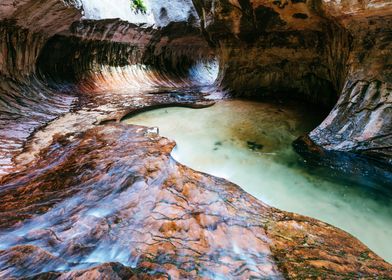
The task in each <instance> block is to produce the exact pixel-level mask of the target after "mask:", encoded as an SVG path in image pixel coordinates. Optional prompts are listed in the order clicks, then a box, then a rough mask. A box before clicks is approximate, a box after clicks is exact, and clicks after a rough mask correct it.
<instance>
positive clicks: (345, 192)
mask: <svg viewBox="0 0 392 280" xmlns="http://www.w3.org/2000/svg"><path fill="white" fill-rule="evenodd" d="M315 115H317V114H314V112H312V110H310V109H309V108H306V106H305V107H304V106H299V105H295V104H291V105H283V104H276V103H261V102H250V101H241V100H227V101H220V102H218V103H217V104H215V105H214V106H212V107H209V108H205V109H197V110H195V109H189V108H177V107H173V108H164V109H157V110H153V111H149V112H144V113H141V114H139V115H136V116H134V117H131V118H129V119H127V120H125V122H127V123H130V124H138V125H144V126H150V127H158V128H159V131H160V134H161V135H162V136H165V137H168V138H170V139H173V140H175V141H176V143H177V146H176V148H175V149H174V150H173V152H172V156H173V158H174V159H176V160H177V161H179V162H180V163H182V164H185V165H187V166H189V167H191V168H193V169H195V170H198V171H202V172H205V173H208V174H211V175H215V176H218V177H223V178H225V179H228V180H230V181H232V182H234V183H236V184H238V185H239V186H241V187H242V188H243V189H244V190H245V191H247V192H248V193H250V194H252V195H253V196H255V197H257V198H258V199H260V200H261V201H263V202H265V203H267V204H269V205H271V206H274V207H277V208H279V209H282V210H286V211H290V212H296V213H299V214H303V215H307V216H310V217H313V218H316V219H319V220H322V221H324V222H327V223H330V224H332V225H334V226H336V227H338V228H341V229H343V230H345V231H347V232H349V233H351V234H352V235H354V236H355V237H357V238H358V239H360V240H361V241H362V242H363V243H365V244H366V245H367V246H368V247H369V248H370V249H372V250H373V251H375V252H376V253H377V254H378V255H380V256H381V257H383V258H384V259H386V260H387V261H389V262H392V246H391V245H390V244H391V237H392V199H391V198H389V197H387V196H385V195H382V194H381V193H378V192H377V191H374V190H372V189H370V188H363V187H360V186H356V185H352V184H347V183H345V181H344V180H343V178H342V182H336V181H334V182H332V181H331V180H328V179H326V178H325V177H323V176H319V174H317V171H315V172H309V169H306V168H304V167H303V166H304V162H303V160H302V159H301V158H300V157H299V156H298V155H297V154H296V153H295V152H294V150H293V149H292V146H291V143H292V141H293V140H295V139H296V138H297V137H299V136H300V135H303V134H305V133H307V132H309V131H310V130H312V129H313V128H314V127H316V126H317V125H318V124H319V123H320V121H321V119H319V118H318V117H316V118H315V117H314V116H315Z"/></svg>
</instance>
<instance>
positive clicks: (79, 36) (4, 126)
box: [0, 0, 392, 279]
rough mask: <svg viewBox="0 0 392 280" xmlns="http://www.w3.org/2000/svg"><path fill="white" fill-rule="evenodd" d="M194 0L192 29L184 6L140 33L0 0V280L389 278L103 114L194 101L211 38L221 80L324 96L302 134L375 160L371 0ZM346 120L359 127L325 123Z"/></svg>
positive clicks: (343, 243) (383, 88)
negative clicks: (180, 18)
mask: <svg viewBox="0 0 392 280" xmlns="http://www.w3.org/2000/svg"><path fill="white" fill-rule="evenodd" d="M184 3H185V4H186V5H190V2H189V1H184ZM194 3H195V9H196V10H197V12H198V14H199V15H200V26H201V32H202V33H203V35H204V38H205V39H206V40H205V39H203V37H202V36H201V33H200V32H199V29H197V28H196V26H198V25H197V24H195V22H194V20H195V19H196V18H197V17H195V15H194V12H193V7H189V9H186V10H187V11H190V14H189V15H188V16H187V17H184V18H186V20H187V22H179V23H178V22H176V23H169V24H167V26H166V23H165V24H164V25H165V28H162V29H153V28H152V27H148V26H138V25H135V24H132V23H128V22H124V21H120V20H118V19H114V20H113V19H111V20H102V21H91V20H81V17H82V14H83V13H82V11H81V9H82V6H80V1H57V0H42V1H33V0H18V1H9V0H5V1H2V3H1V4H0V19H1V22H0V35H1V38H2V40H1V42H0V46H1V48H0V51H1V53H0V112H1V119H0V124H1V128H0V137H1V141H0V144H1V145H0V168H1V167H2V166H1V165H3V167H4V166H5V167H7V168H8V167H15V166H13V163H12V162H11V161H10V159H11V158H13V160H14V162H15V163H17V168H15V169H12V170H13V173H12V174H10V175H7V176H5V177H4V178H3V179H0V185H1V187H0V197H1V201H2V203H1V205H0V221H1V222H0V231H1V232H0V233H1V234H0V236H1V237H0V240H1V242H0V243H1V246H2V247H1V248H0V249H1V251H0V276H1V277H3V278H11V277H32V278H35V279H52V278H61V279H74V278H80V279H91V278H105V277H106V278H109V279H116V278H117V279H118V278H120V279H121V278H123V279H132V277H133V278H147V279H148V278H160V279H165V278H175V279H176V278H197V277H200V278H218V277H229V278H230V277H231V278H236V279H238V278H240V279H241V278H242V279H249V278H252V277H253V278H254V277H259V278H277V279H279V278H297V279H304V278H312V277H313V278H327V277H331V278H334V279H344V278H350V277H362V278H375V277H385V278H390V277H392V275H391V273H390V271H391V266H390V265H389V264H387V263H385V262H384V261H383V260H381V259H380V258H379V257H377V256H376V255H375V254H373V253H372V252H370V251H369V250H368V249H367V248H366V247H365V246H364V245H363V244H361V243H360V242H359V241H358V240H356V239H355V238H353V237H352V236H350V235H348V234H347V233H344V232H342V231H340V230H338V229H336V228H333V227H331V226H329V225H327V224H324V223H322V222H319V221H315V220H313V219H311V218H307V217H302V216H298V215H295V214H291V213H285V212H282V211H279V210H277V209H274V208H271V207H269V206H267V205H264V204H263V203H261V202H259V201H257V200H256V199H255V198H253V197H251V196H250V195H248V194H246V193H244V191H243V190H241V189H240V188H238V187H237V186H235V185H233V184H231V183H229V182H227V181H225V180H222V179H219V178H214V177H211V176H208V175H206V174H201V173H198V172H195V171H193V170H190V169H189V168H187V167H185V166H182V165H180V164H178V163H176V162H175V161H174V160H173V159H172V158H171V157H170V152H171V150H172V148H173V147H174V143H173V142H171V141H170V140H168V139H165V138H162V137H159V136H158V135H157V134H156V130H154V129H147V128H142V127H137V126H125V125H119V124H118V125H115V124H108V123H109V122H112V121H120V120H121V119H122V118H123V117H124V116H126V115H127V114H130V113H136V112H140V111H142V110H145V109H147V108H152V107H161V106H173V105H181V106H192V107H200V106H209V105H211V104H212V103H213V102H212V101H211V100H207V99H205V98H206V94H205V93H204V94H203V92H208V90H209V86H211V83H210V84H208V83H207V84H206V85H207V87H205V86H206V85H204V84H198V83H195V82H194V80H193V79H192V75H195V71H196V70H194V69H195V68H196V69H197V67H198V65H199V64H200V63H201V64H203V63H205V62H208V61H211V59H213V57H214V55H215V52H214V50H213V49H212V48H211V47H214V48H215V49H216V50H218V54H219V60H220V77H219V79H218V81H220V82H221V85H222V86H224V87H225V88H226V89H228V90H231V91H233V92H234V93H235V94H237V95H242V94H244V93H246V95H250V96H254V94H255V93H258V92H259V89H262V90H263V92H275V91H279V92H280V91H288V92H292V93H293V95H295V96H302V97H305V98H306V99H308V100H312V101H313V102H315V103H318V104H331V103H333V102H334V101H335V100H336V99H337V98H338V96H340V98H341V99H340V100H341V101H340V102H339V103H338V105H337V106H336V107H335V111H333V113H331V116H330V117H329V119H327V121H326V122H324V124H323V125H322V126H320V128H319V129H318V130H315V131H314V132H313V133H312V134H311V137H312V139H313V141H314V142H316V143H318V144H320V145H322V146H324V147H326V148H330V149H345V150H350V151H351V150H353V149H354V148H353V147H365V146H364V145H363V143H366V142H368V141H369V139H380V141H379V142H376V141H374V142H373V143H372V146H370V149H369V150H368V151H367V154H369V155H370V154H371V155H376V156H377V157H379V158H380V157H384V158H386V157H387V156H385V155H387V154H386V152H385V149H380V145H381V144H382V145H388V143H389V142H388V141H389V140H388V139H389V138H385V137H384V136H385V135H386V136H388V130H389V128H388V126H385V125H384V124H385V123H389V124H390V122H388V118H387V117H384V120H386V121H385V122H384V123H383V124H381V123H380V122H378V120H379V117H380V116H386V114H387V113H388V110H389V109H388V102H390V101H389V100H388V98H389V95H388V94H387V93H389V92H390V91H389V89H388V88H389V83H390V81H389V80H388V79H389V78H390V75H389V73H390V72H388V71H389V66H388V65H389V64H388V63H389V62H387V63H385V64H383V65H384V66H383V67H379V66H380V63H381V62H385V61H388V60H385V57H387V56H388V55H389V53H390V51H389V48H388V46H389V45H388V44H389V41H390V40H389V35H388V34H389V33H388V30H389V29H388V28H386V29H385V30H381V28H380V25H379V22H380V19H382V20H387V19H388V14H389V6H388V5H385V6H383V7H382V8H384V9H385V14H382V13H380V11H381V10H380V7H378V6H377V5H375V4H376V2H371V3H373V4H374V5H373V6H371V7H370V8H369V7H366V9H369V10H372V11H373V12H374V13H373V12H372V13H373V14H372V17H373V18H372V20H375V24H373V25H372V22H373V21H371V19H370V18H371V17H370V16H369V14H368V12H367V10H366V9H365V8H364V7H363V5H364V4H363V3H362V2H358V3H357V4H356V5H353V6H350V5H349V4H351V3H352V2H347V3H346V2H339V3H340V4H336V3H335V2H325V3H323V2H322V3H320V2H319V1H315V2H312V1H307V2H306V1H274V2H270V1H253V2H252V3H251V2H250V1H245V0H243V1H239V2H238V3H237V2H236V1H223V0H221V1H214V2H213V3H212V2H211V1H203V2H201V1H196V0H195V1H194ZM377 3H381V4H382V2H380V1H378V2H377ZM167 6H170V5H169V4H167V3H164V4H162V7H167ZM341 7H343V8H344V9H343V8H342V9H341ZM335 9H336V10H337V11H341V10H344V11H347V13H346V14H340V13H338V12H336V11H335ZM364 9H365V10H364ZM162 13H163V16H164V14H165V13H164V10H163V12H162ZM361 13H363V14H364V15H362V16H360V17H358V18H356V21H353V20H352V14H354V15H360V14H361ZM47 15H51V16H47ZM60 19H61V20H60ZM164 20H167V21H171V18H170V17H168V18H167V19H165V18H164V17H163V18H162V22H163V21H164ZM385 22H387V23H388V25H389V21H385ZM350 24H351V25H350ZM361 24H364V26H366V28H363V27H362V25H361ZM368 25H369V26H373V27H371V28H368ZM358 34H362V35H361V36H359V35H358ZM367 34H372V35H371V36H370V37H369V36H368V35H367ZM377 34H382V36H380V37H378V36H377ZM365 41H366V42H365ZM363 42H365V43H363ZM363 46H366V47H367V49H368V50H371V51H369V52H367V53H366V54H367V55H368V56H366V55H364V52H362V49H361V48H362V47H363ZM376 56H377V59H376V60H375V57H376ZM364 62H369V63H370V62H372V63H373V62H374V67H372V68H371V69H365V68H364V67H362V68H361V67H359V66H360V65H364V64H363V63H364ZM348 63H350V65H352V67H351V68H349V67H347V65H348ZM206 68H209V67H206ZM377 71H378V72H377ZM371 73H373V74H375V75H374V76H371V75H370V74H371ZM369 77H372V79H370V78H369ZM190 86H192V89H190ZM317 89H319V90H317ZM354 89H355V90H354ZM365 89H366V90H365ZM342 90H343V92H344V94H340V92H342ZM357 92H359V93H358V94H356V93H357ZM201 93H202V94H201ZM370 95H371V96H373V98H371V99H367V98H368V96H370ZM355 96H356V98H357V99H355ZM353 97H354V98H353ZM347 99H349V102H351V103H352V106H351V107H350V108H351V109H350V108H349V110H347V109H346V106H345V104H346V102H347ZM363 100H366V102H367V101H369V102H370V103H371V104H368V103H366V102H365V103H364V102H360V101H363ZM374 104H376V106H375V107H372V106H373V105H374ZM369 108H370V110H369ZM71 109H72V112H70V113H67V112H68V111H70V110H71ZM358 111H359V112H358ZM368 111H369V112H368ZM370 111H371V112H370ZM336 112H337V113H336ZM373 112H376V114H375V115H372V113H373ZM335 115H336V116H342V119H341V120H339V122H336V119H335V117H334V116H335ZM346 117H347V118H352V119H355V118H359V119H360V121H359V123H360V124H364V126H362V128H361V127H356V128H353V127H350V126H347V127H345V129H344V130H342V129H341V128H340V126H341V125H344V124H346V123H347V121H346ZM328 120H333V121H330V122H329V121H328ZM362 120H364V121H362ZM368 120H370V121H368ZM366 123H368V124H369V126H366V125H365V124H366ZM373 124H375V125H374V126H373ZM38 129H39V130H38ZM369 129H370V130H369ZM337 130H339V131H342V134H343V137H342V138H341V141H340V140H339V138H338V134H339V133H336V131H337ZM363 131H365V132H367V133H365V134H364V137H363V138H358V139H357V138H355V137H354V136H355V135H358V134H360V133H361V132H363ZM33 132H35V133H34V134H33ZM327 132H329V133H327ZM32 134H33V135H32ZM321 136H322V137H321ZM348 137H351V140H350V141H352V143H349V144H347V145H346V146H344V147H342V146H339V145H341V144H342V143H343V142H342V141H343V140H347V139H348ZM369 137H370V138H369ZM372 137H373V138H372ZM383 137H384V138H383ZM27 139H29V141H27V143H26V140H27ZM324 139H327V141H326V142H325V143H324V142H322V141H324ZM336 139H337V140H336ZM358 143H360V145H359V144H358ZM357 144H358V145H357ZM328 145H329V146H328ZM355 145H357V146H355ZM367 147H369V146H367ZM22 148H23V150H22ZM357 150H358V149H357ZM375 151H380V152H379V153H375ZM2 170H5V169H2ZM8 172H9V171H6V173H8Z"/></svg>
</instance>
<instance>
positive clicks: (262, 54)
mask: <svg viewBox="0 0 392 280" xmlns="http://www.w3.org/2000/svg"><path fill="white" fill-rule="evenodd" d="M194 3H195V7H196V8H197V11H198V13H199V15H200V18H201V26H202V28H203V30H204V34H205V35H206V37H207V39H208V40H209V42H210V43H211V44H212V45H214V46H216V47H217V48H218V49H219V50H220V52H219V53H220V59H221V65H222V67H221V73H220V75H221V77H222V86H223V87H225V88H227V89H229V90H232V91H233V93H234V94H235V95H237V96H244V95H245V96H262V95H268V94H271V93H282V92H286V93H288V95H289V96H290V97H291V98H296V97H300V98H303V99H306V100H309V101H312V102H314V103H317V104H324V105H327V106H332V105H334V104H335V103H336V102H337V104H336V106H335V107H334V109H333V110H332V112H331V114H330V115H329V117H328V118H327V119H326V120H325V121H324V122H323V123H322V124H321V125H320V126H319V127H318V128H317V129H315V130H314V131H313V132H312V133H311V134H310V139H311V140H312V141H313V142H314V143H315V144H316V145H319V146H321V147H322V148H324V149H327V150H335V151H348V152H356V153H361V154H366V155H370V156H373V157H374V158H377V159H379V160H382V161H383V162H386V163H388V162H389V163H390V162H391V155H392V154H391V147H392V142H391V131H392V127H391V126H392V123H391V78H392V74H391V57H392V55H391V49H392V48H391V36H390V34H391V30H392V24H391V19H392V4H391V3H390V2H388V1H350V0H346V1H313V0H301V1H294V0H278V1H263V0H258V1H249V0H239V1H237V0H220V1H198V0H194Z"/></svg>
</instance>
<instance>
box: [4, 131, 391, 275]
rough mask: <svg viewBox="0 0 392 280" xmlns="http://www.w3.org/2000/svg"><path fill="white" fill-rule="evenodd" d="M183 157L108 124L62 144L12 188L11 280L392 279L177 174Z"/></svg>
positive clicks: (359, 248) (368, 260)
mask: <svg viewBox="0 0 392 280" xmlns="http://www.w3.org/2000/svg"><path fill="white" fill-rule="evenodd" d="M174 146H175V143H174V142H172V141H170V140H168V139H166V138H162V137H160V136H159V135H157V134H156V133H155V132H154V131H151V130H150V129H148V128H145V127H140V126H130V125H124V124H107V125H103V126H99V127H96V128H92V129H90V130H88V131H86V132H83V133H77V134H69V135H66V136H64V137H59V138H58V139H56V140H55V141H54V142H53V143H52V144H51V145H50V147H48V148H47V149H46V150H44V151H42V153H41V154H40V155H39V159H38V160H37V161H36V162H32V163H31V164H30V165H29V166H27V167H26V170H24V171H21V172H20V173H18V174H17V175H10V176H6V177H4V178H3V180H2V181H1V184H2V188H1V190H0V191H1V196H2V204H1V205H0V221H1V222H0V225H1V228H0V230H1V233H2V234H1V238H0V240H1V244H3V246H4V244H6V245H7V247H8V248H7V249H5V250H2V251H0V275H2V277H20V276H24V277H33V278H34V279H48V278H49V279H52V278H51V277H53V278H57V277H59V278H60V279H73V278H76V277H80V278H78V279H89V277H92V276H91V275H93V277H102V278H104V277H107V278H105V279H118V278H115V277H119V278H120V279H131V276H133V275H136V276H137V277H139V276H140V278H143V279H144V278H147V279H148V277H151V278H156V279H169V278H171V279H173V278H174V279H192V278H202V279H216V278H222V277H223V278H232V279H249V278H264V279H265V278H268V279H283V278H292V279H313V278H333V279H347V278H350V277H359V278H364V279H366V278H368V279H370V278H377V277H379V278H382V277H384V278H390V277H392V270H391V265H390V264H387V263H385V262H384V261H382V260H381V259H380V258H379V257H377V256H376V255H374V254H373V253H372V252H370V251H369V249H367V248H366V246H364V245H363V244H361V243H360V242H359V241H357V240H356V239H355V238H353V237H352V236H350V235H349V234H347V233H345V232H343V231H341V230H339V229H336V228H334V227H332V226H330V225H327V224H325V223H322V222H319V221H316V220H313V219H311V218H307V217H303V216H300V215H296V214H291V213H286V212H282V211H279V210H277V209H274V208H271V207H269V206H267V205H265V204H263V203H261V202H259V201H257V200H256V199H255V198H254V197H252V196H251V195H249V194H247V193H244V192H243V191H242V190H241V189H240V188H238V187H237V186H236V185H234V184H232V183H229V182H227V181H225V180H223V179H219V178H214V177H212V176H209V175H206V174H202V173H198V172H195V171H193V170H191V169H189V168H187V167H186V166H183V165H181V164H179V163H177V162H175V161H174V160H173V159H172V158H171V156H170V152H171V150H172V149H173V147H174ZM4 233H7V234H4ZM48 271H52V272H49V273H48ZM116 275H117V276H116ZM147 276H148V277H147Z"/></svg>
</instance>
